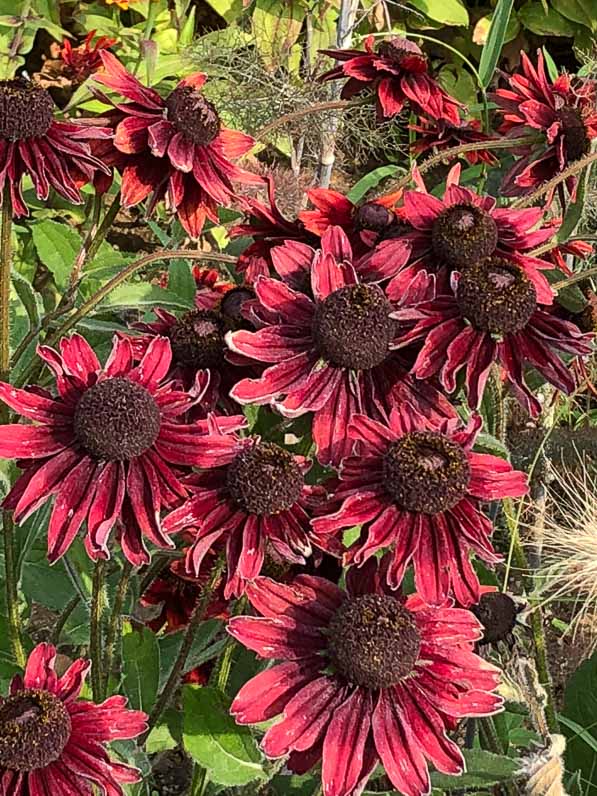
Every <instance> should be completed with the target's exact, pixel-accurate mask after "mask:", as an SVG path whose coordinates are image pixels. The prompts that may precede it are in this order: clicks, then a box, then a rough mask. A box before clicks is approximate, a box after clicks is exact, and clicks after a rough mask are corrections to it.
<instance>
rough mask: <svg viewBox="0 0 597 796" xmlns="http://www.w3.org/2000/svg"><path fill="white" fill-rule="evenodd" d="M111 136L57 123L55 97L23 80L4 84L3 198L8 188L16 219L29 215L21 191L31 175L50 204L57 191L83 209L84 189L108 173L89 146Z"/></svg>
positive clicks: (0, 126) (0, 90) (0, 134)
mask: <svg viewBox="0 0 597 796" xmlns="http://www.w3.org/2000/svg"><path fill="white" fill-rule="evenodd" d="M109 136H110V130H108V129H106V128H103V127H98V126H94V127H91V126H83V125H81V124H78V123H77V122H71V121H68V122H59V121H56V119H55V118H54V101H53V99H52V97H51V96H50V93H49V92H48V91H46V90H45V89H44V88H41V86H38V85H37V84H36V83H30V82H29V81H27V80H25V79H24V78H22V77H18V78H15V79H14V80H0V195H3V194H4V186H5V185H6V184H7V183H8V186H9V188H10V201H11V204H12V210H13V213H14V215H15V216H26V215H29V210H28V209H27V206H26V205H25V203H24V201H23V195H22V192H21V183H22V181H23V177H24V176H25V175H27V176H28V177H30V179H31V181H32V182H33V187H34V189H35V193H36V195H37V197H38V198H39V199H42V200H45V199H47V198H48V196H49V193H50V188H53V189H54V190H55V191H56V193H58V194H60V196H62V198H63V199H66V200H67V201H68V202H72V203H73V204H81V202H82V201H83V200H82V198H81V194H80V192H79V188H80V187H81V185H84V184H85V183H86V182H89V181H90V180H91V179H93V177H94V175H95V174H96V172H97V171H103V172H107V171H108V169H107V167H106V166H105V165H104V164H103V163H102V161H101V160H99V159H98V158H96V157H94V156H93V155H92V153H91V150H90V148H89V143H88V142H90V141H93V140H94V139H104V138H109ZM0 202H1V199H0Z"/></svg>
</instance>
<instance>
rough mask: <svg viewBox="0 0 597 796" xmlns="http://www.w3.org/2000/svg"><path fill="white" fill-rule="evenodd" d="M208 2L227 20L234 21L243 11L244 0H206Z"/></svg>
mask: <svg viewBox="0 0 597 796" xmlns="http://www.w3.org/2000/svg"><path fill="white" fill-rule="evenodd" d="M206 2H207V5H208V6H211V7H212V8H213V10H214V11H215V12H216V13H217V14H219V15H220V16H221V17H223V18H224V19H225V20H226V22H234V20H236V19H237V18H238V17H240V15H241V14H242V12H243V0H206Z"/></svg>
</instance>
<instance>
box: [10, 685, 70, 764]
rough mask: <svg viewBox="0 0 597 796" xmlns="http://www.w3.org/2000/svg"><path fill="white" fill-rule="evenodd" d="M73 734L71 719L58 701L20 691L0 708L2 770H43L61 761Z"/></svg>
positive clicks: (32, 691) (45, 694) (51, 696)
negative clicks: (56, 761)
mask: <svg viewBox="0 0 597 796" xmlns="http://www.w3.org/2000/svg"><path fill="white" fill-rule="evenodd" d="M70 734H71V720H70V716H69V714H68V712H67V710H66V708H65V707H64V705H63V704H62V702H61V701H60V699H58V697H56V696H54V694H52V693H50V692H49V691H41V690H38V689H27V690H25V691H18V692H17V693H16V694H14V695H13V696H9V697H8V698H7V699H3V700H2V702H1V704H0V769H9V770H11V771H33V770H34V769H36V768H44V767H45V766H47V765H49V764H50V763H53V762H54V760H57V759H58V758H59V757H60V755H61V754H62V750H63V749H64V747H65V746H66V744H67V741H68V739H69V738H70Z"/></svg>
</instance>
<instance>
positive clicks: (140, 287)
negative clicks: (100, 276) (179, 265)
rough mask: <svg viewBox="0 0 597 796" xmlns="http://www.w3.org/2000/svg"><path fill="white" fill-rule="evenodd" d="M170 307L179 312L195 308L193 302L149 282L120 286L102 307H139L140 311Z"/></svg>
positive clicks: (106, 299) (107, 297)
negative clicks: (155, 307) (157, 307)
mask: <svg viewBox="0 0 597 796" xmlns="http://www.w3.org/2000/svg"><path fill="white" fill-rule="evenodd" d="M156 305H157V306H159V307H168V308H173V309H179V310H188V309H191V308H192V306H193V303H192V302H189V301H185V300H184V299H183V298H182V297H181V296H177V295H176V294H175V293H171V292H170V291H169V290H164V289H163V288H161V287H158V286H157V285H152V284H150V283H149V282H131V283H129V284H124V285H119V286H118V287H117V288H116V289H115V290H113V291H112V292H111V293H110V294H109V295H108V296H106V298H105V300H104V302H103V303H102V307H112V308H114V307H118V308H123V309H126V308H127V307H137V308H139V309H151V308H153V307H154V306H156Z"/></svg>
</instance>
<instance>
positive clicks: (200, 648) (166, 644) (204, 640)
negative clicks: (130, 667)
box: [158, 619, 222, 688]
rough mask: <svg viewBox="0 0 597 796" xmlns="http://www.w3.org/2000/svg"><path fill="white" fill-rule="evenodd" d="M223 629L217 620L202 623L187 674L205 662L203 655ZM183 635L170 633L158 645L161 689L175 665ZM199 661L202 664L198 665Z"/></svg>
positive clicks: (186, 668)
mask: <svg viewBox="0 0 597 796" xmlns="http://www.w3.org/2000/svg"><path fill="white" fill-rule="evenodd" d="M221 627H222V623H221V622H220V621H218V620H217V619H209V620H208V621H207V622H202V623H201V624H200V626H199V627H198V628H197V631H196V632H195V637H194V638H193V644H192V646H191V650H190V652H189V655H188V657H187V662H186V666H185V672H189V671H191V669H194V668H195V667H196V666H199V665H200V663H202V662H203V653H204V652H205V651H206V650H207V649H208V648H209V645H210V643H211V642H212V641H213V639H214V637H215V635H216V633H217V632H218V630H220V628H221ZM183 635H184V634H183V633H182V632H181V633H169V634H168V635H166V636H160V638H159V639H158V644H159V647H160V669H161V670H160V688H162V686H163V685H164V684H165V682H166V680H167V679H168V677H169V676H170V670H171V669H172V666H173V665H174V661H175V660H176V658H177V656H178V651H179V650H180V645H181V644H182V640H183ZM198 661H199V662H200V663H198Z"/></svg>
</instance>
